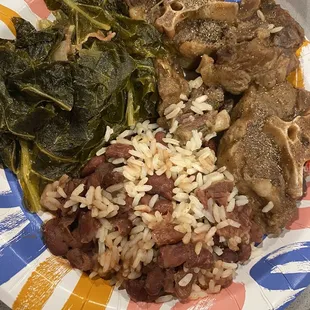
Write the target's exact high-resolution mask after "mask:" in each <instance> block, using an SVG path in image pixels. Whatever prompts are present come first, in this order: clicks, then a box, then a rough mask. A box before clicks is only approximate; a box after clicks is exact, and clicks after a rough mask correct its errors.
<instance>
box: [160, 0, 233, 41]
mask: <svg viewBox="0 0 310 310" xmlns="http://www.w3.org/2000/svg"><path fill="white" fill-rule="evenodd" d="M237 13H238V4H237V3H230V2H222V1H205V0H178V1H177V2H174V1H173V2H168V1H164V13H163V15H162V16H161V17H160V18H158V19H157V20H156V22H155V25H156V27H157V28H158V29H159V30H160V31H165V33H166V34H167V36H168V37H169V38H173V37H174V35H175V33H176V26H177V25H178V24H179V23H180V22H181V21H182V20H184V19H186V18H190V19H192V18H197V19H213V20H219V21H228V22H232V21H234V20H235V19H236V17H237Z"/></svg>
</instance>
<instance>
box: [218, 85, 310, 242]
mask: <svg viewBox="0 0 310 310" xmlns="http://www.w3.org/2000/svg"><path fill="white" fill-rule="evenodd" d="M309 109H310V93H308V92H306V91H304V90H297V89H294V88H293V87H292V86H291V85H290V84H289V83H283V84H280V85H277V86H275V87H274V88H272V89H270V90H269V91H266V90H265V89H263V88H259V89H256V88H255V87H251V88H250V89H249V90H248V91H247V92H246V94H245V95H244V97H243V98H242V99H241V101H240V102H239V104H238V105H237V106H236V107H235V109H234V111H233V115H232V117H233V121H234V123H233V124H232V126H231V127H230V128H229V130H228V131H227V133H226V134H225V135H224V137H223V138H222V140H221V142H220V145H219V153H218V163H219V165H225V166H226V167H227V168H228V170H229V171H230V172H231V173H233V175H234V177H235V180H236V182H237V183H236V184H237V187H238V189H239V191H240V192H241V193H242V194H246V195H248V196H249V197H250V206H251V207H252V209H253V212H254V219H255V221H256V223H257V224H258V225H259V226H260V227H262V228H263V230H264V232H267V233H279V231H280V229H281V228H283V227H284V226H285V225H286V224H287V222H288V221H290V220H291V219H292V217H293V216H294V214H295V211H296V199H297V198H299V197H300V196H302V193H303V190H302V184H303V173H302V167H303V165H304V163H305V161H306V160H308V159H309V158H308V157H309V156H308V155H309V151H308V149H309V142H310V137H309V132H310V128H309V124H310V123H309V120H308V118H309V116H298V117H297V118H295V117H296V115H303V114H304V113H305V111H307V110H309ZM292 120H293V121H292ZM269 202H272V203H271V205H269V206H271V208H272V206H273V208H272V209H271V210H270V211H269V212H266V213H265V212H262V209H263V208H264V207H265V206H266V205H267V204H268V203H269ZM237 221H238V220H237ZM251 230H252V231H251V232H250V234H251V235H252V239H253V240H255V239H259V235H257V233H258V231H257V229H255V227H254V228H253V229H251Z"/></svg>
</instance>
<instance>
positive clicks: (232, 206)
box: [226, 198, 236, 212]
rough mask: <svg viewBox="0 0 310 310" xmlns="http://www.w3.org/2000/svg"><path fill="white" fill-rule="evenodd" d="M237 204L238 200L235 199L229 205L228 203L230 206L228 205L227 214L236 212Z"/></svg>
mask: <svg viewBox="0 0 310 310" xmlns="http://www.w3.org/2000/svg"><path fill="white" fill-rule="evenodd" d="M235 204H236V200H235V198H232V199H231V200H230V201H229V203H228V205H227V207H226V212H232V211H234V209H235Z"/></svg>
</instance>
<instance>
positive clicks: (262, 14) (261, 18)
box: [257, 10, 266, 22]
mask: <svg viewBox="0 0 310 310" xmlns="http://www.w3.org/2000/svg"><path fill="white" fill-rule="evenodd" d="M257 16H258V18H259V19H260V20H261V21H263V22H265V21H266V17H265V15H264V13H263V12H262V11H261V10H257Z"/></svg>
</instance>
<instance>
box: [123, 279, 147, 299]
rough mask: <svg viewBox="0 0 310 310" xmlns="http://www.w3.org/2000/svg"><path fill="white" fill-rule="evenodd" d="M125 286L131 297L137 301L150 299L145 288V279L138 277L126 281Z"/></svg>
mask: <svg viewBox="0 0 310 310" xmlns="http://www.w3.org/2000/svg"><path fill="white" fill-rule="evenodd" d="M125 288H126V291H127V294H128V295H129V296H130V298H131V299H132V300H133V301H135V302H138V301H145V302H147V301H149V295H148V293H147V291H146V289H145V280H143V279H136V280H128V281H126V282H125Z"/></svg>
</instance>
